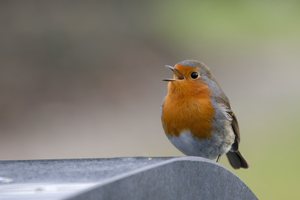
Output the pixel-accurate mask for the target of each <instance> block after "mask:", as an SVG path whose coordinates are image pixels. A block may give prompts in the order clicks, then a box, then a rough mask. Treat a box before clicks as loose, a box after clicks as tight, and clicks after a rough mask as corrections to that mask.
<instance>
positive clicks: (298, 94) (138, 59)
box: [0, 0, 300, 199]
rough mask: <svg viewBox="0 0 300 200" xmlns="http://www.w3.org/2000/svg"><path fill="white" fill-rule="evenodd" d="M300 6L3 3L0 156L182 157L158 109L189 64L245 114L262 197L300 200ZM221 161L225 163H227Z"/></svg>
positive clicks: (253, 179)
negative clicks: (182, 65) (169, 82)
mask: <svg viewBox="0 0 300 200" xmlns="http://www.w3.org/2000/svg"><path fill="white" fill-rule="evenodd" d="M299 10H300V3H299V1H290V0H287V1H267V0H266V1H256V0H255V1H209V0H207V1H191V2H188V1H144V2H142V1H72V2H66V1H1V2H0V25H1V29H0V96H1V98H0V159H53V158H87V157H88V158H90V157H119V156H179V155H182V154H181V153H180V152H179V151H177V150H176V149H175V148H174V147H173V146H172V145H171V144H170V143H169V142H168V140H167V138H166V137H165V135H164V133H163V130H162V128H161V123H160V105H161V103H162V100H163V97H164V95H165V93H166V83H164V82H162V81H161V80H162V79H163V78H166V77H170V75H171V74H170V72H169V71H167V70H165V68H164V67H163V66H164V65H165V64H170V65H173V64H175V63H176V62H178V61H181V60H183V59H198V60H201V61H203V62H205V63H206V64H207V65H208V66H210V68H211V70H212V71H213V72H214V74H215V76H216V77H217V79H218V80H219V82H220V84H221V85H222V86H223V89H224V91H225V92H226V93H227V95H228V96H229V97H230V99H231V104H232V107H233V109H234V111H235V113H236V115H237V116H238V119H239V123H240V128H241V134H242V141H241V151H242V152H243V154H244V155H245V157H246V158H247V160H248V161H249V163H250V166H251V167H250V169H249V170H240V171H234V170H232V171H233V172H234V173H235V174H237V175H238V176H239V177H240V178H241V179H242V180H243V181H245V182H246V184H248V185H249V187H250V188H251V189H252V190H253V191H254V193H255V194H256V195H257V196H258V197H259V198H260V199H297V198H299V197H300V195H299V191H298V188H299V179H300V172H299V168H300V159H299V155H300V154H299V153H300V145H299V142H300V135H299V131H300V128H299V123H300V120H299V114H300V106H299V102H300V101H299V100H300V89H299V87H300V78H299V76H300V64H299V63H300V61H299V56H300V55H299V54H300V24H299V21H300V12H299ZM221 162H222V164H224V165H226V166H227V167H228V168H229V169H230V170H231V168H230V167H229V166H228V164H227V160H226V158H222V161H221Z"/></svg>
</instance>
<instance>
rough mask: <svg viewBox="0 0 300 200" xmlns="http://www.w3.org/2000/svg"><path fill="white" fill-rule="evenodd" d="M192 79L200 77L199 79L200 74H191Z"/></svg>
mask: <svg viewBox="0 0 300 200" xmlns="http://www.w3.org/2000/svg"><path fill="white" fill-rule="evenodd" d="M191 77H192V79H196V78H198V77H199V74H198V72H193V73H191Z"/></svg>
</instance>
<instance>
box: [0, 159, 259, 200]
mask: <svg viewBox="0 0 300 200" xmlns="http://www.w3.org/2000/svg"><path fill="white" fill-rule="evenodd" d="M0 199H1V200H16V199H22V200H26V199H39V200H44V199H47V200H48V199H54V200H56V199H57V200H58V199H68V200H79V199H83V200H89V199H91V200H95V199H99V200H101V199H130V200H134V199H145V200H147V199H233V200H234V199H245V200H247V199H256V197H255V196H254V194H253V193H252V192H251V191H250V190H249V188H248V187H247V186H246V185H245V184H244V183H243V182H242V181H241V180H240V179H239V178H237V177H236V176H235V175H233V174H232V173H231V172H229V171H228V170H226V169H225V168H223V167H222V166H220V165H218V164H216V163H214V162H211V161H209V160H206V159H202V158H196V157H180V158H113V159H77V160H37V161H0Z"/></svg>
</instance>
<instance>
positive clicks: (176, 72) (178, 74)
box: [163, 65, 184, 81]
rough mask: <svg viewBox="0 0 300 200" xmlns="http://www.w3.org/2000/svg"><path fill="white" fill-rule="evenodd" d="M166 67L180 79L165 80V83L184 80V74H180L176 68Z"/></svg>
mask: <svg viewBox="0 0 300 200" xmlns="http://www.w3.org/2000/svg"><path fill="white" fill-rule="evenodd" d="M165 67H166V68H167V69H170V70H171V71H172V72H173V73H174V74H175V75H176V76H177V78H178V79H164V80H163V81H176V80H183V79H184V75H183V74H182V73H180V71H178V70H177V69H176V68H175V67H172V66H170V65H165Z"/></svg>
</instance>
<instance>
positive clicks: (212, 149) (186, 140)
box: [168, 124, 235, 159]
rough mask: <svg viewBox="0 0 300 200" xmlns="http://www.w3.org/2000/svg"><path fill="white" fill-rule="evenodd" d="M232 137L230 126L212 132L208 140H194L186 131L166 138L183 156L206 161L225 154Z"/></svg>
mask: <svg viewBox="0 0 300 200" xmlns="http://www.w3.org/2000/svg"><path fill="white" fill-rule="evenodd" d="M228 125H229V124H228ZM234 137H235V136H234V133H233V131H232V128H231V126H226V128H225V129H222V130H219V131H218V132H214V133H213V134H212V137H211V138H209V139H198V138H195V137H193V136H192V134H191V132H190V131H188V130H187V131H183V132H182V133H181V134H180V136H178V137H176V136H168V138H169V140H170V141H171V142H172V144H173V145H174V146H175V147H176V148H177V149H179V150H180V151H181V152H182V153H184V154H185V155H188V156H200V157H204V158H208V159H216V158H217V157H218V156H219V155H223V154H225V153H227V152H228V151H229V150H230V148H231V145H232V144H233V142H234Z"/></svg>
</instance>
